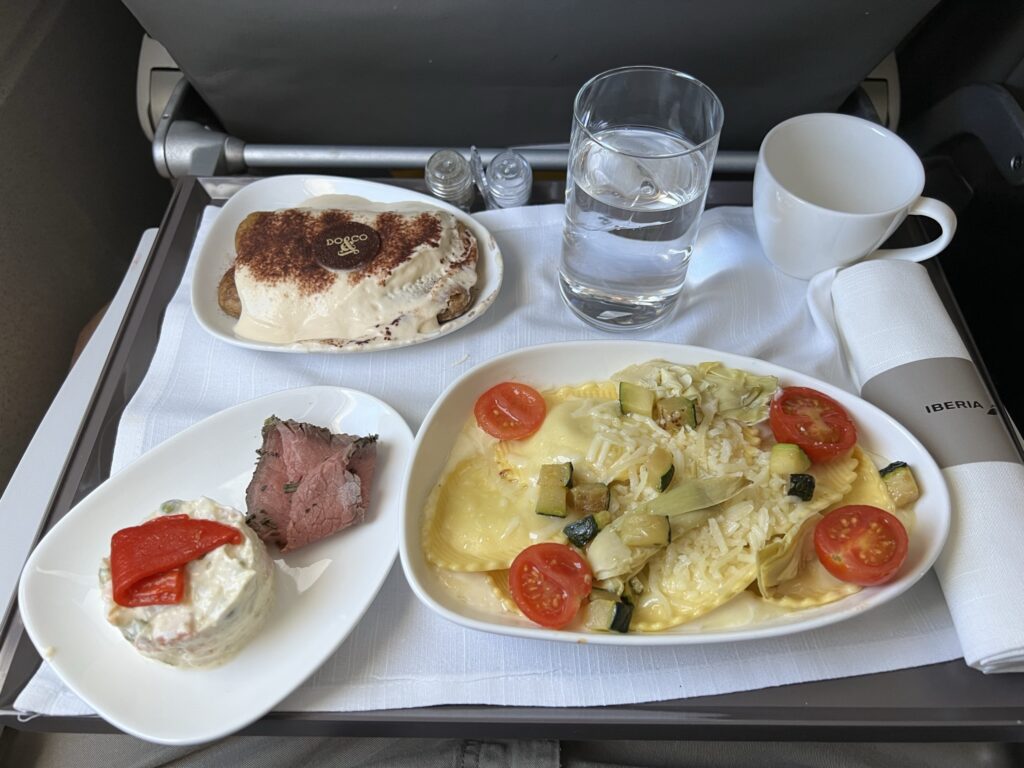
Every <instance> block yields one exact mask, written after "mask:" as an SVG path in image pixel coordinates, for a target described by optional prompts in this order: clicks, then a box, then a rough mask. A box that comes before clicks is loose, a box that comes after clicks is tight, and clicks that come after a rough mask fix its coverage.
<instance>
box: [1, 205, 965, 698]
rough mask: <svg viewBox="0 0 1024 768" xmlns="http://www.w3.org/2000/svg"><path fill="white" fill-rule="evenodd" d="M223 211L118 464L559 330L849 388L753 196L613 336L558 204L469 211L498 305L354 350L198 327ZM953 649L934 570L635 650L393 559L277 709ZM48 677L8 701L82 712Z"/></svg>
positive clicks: (161, 348) (762, 674)
mask: <svg viewBox="0 0 1024 768" xmlns="http://www.w3.org/2000/svg"><path fill="white" fill-rule="evenodd" d="M217 214H218V209H215V208H210V209H208V210H207V212H206V215H205V216H204V218H203V222H202V225H201V226H200V229H199V233H198V234H197V237H196V245H195V246H194V248H193V255H192V262H191V263H190V265H189V267H188V268H187V269H186V272H185V275H184V278H183V280H182V283H181V286H180V287H179V289H178V291H177V293H176V294H175V296H174V298H173V299H172V300H171V302H170V303H169V305H168V307H167V311H166V312H165V314H164V320H163V325H162V327H161V333H160V340H159V343H158V346H157V350H156V353H155V356H154V358H153V361H152V363H151V364H150V369H149V371H148V372H147V374H146V377H145V379H144V380H143V382H142V385H141V386H140V388H139V390H138V392H137V393H136V394H135V396H134V397H133V398H132V401H131V402H130V403H129V405H128V407H127V408H126V410H125V412H124V414H123V416H122V418H121V423H120V426H119V429H118V435H117V444H116V446H115V450H114V458H113V468H114V471H116V470H117V469H119V468H121V467H123V466H125V465H126V464H127V463H129V462H130V461H131V460H133V459H135V458H136V457H138V456H139V455H141V454H142V453H143V452H145V451H147V450H149V449H150V448H152V447H153V446H155V445H157V444H158V443H160V442H162V441H163V440H165V439H167V438H168V437H171V436H172V435H175V434H177V433H178V432H180V431H181V430H182V429H184V428H185V427H188V426H189V425H191V424H193V423H195V422H196V421H199V420H200V419H202V418H205V417H206V416H209V415H211V414H213V413H215V412H217V411H219V410H221V409H223V408H227V407H229V406H231V405H235V404H236V403H239V402H243V401H245V400H249V399H252V398H254V397H258V396H260V395H263V394H266V393H268V392H274V391H276V390H280V389H284V388H289V387H303V386H309V385H313V384H336V385H339V386H346V387H352V388H355V389H360V390H363V391H366V392H370V393H372V394H374V395H376V396H378V397H381V398H383V399H384V400H386V401H388V402H390V403H391V404H392V405H394V406H395V407H396V408H397V409H398V410H399V412H400V413H401V414H402V415H403V416H404V417H405V418H406V420H407V421H408V422H409V425H410V426H411V427H413V428H416V427H418V426H419V424H420V422H421V421H422V420H423V417H424V416H425V415H426V413H427V410H428V409H429V407H430V405H431V404H432V403H433V401H434V399H435V398H436V397H437V395H438V393H439V392H440V391H441V390H442V388H443V387H444V386H446V385H447V384H448V383H450V382H451V381H452V380H454V379H455V378H456V377H457V376H459V375H461V374H462V373H464V372H465V371H466V370H467V369H468V368H469V367H470V366H472V365H476V364H477V363H481V362H483V361H484V360H487V359H488V358H490V357H493V356H494V355H496V354H499V353H501V352H505V351H507V350H511V349H516V348H519V347H522V346H527V345H531V344H542V343H545V342H552V341H566V340H571V339H601V338H605V339H606V338H638V339H639V338H643V339H651V340H655V341H670V342H677V343H686V344H697V345H701V346H705V347H709V348H712V349H721V350H724V351H730V352H734V353H737V354H743V355H750V356H753V357H761V358H764V359H766V360H771V361H773V362H776V363H778V364H780V365H784V366H787V367H790V368H794V369H797V370H800V371H803V372H805V373H808V374H810V375H813V376H817V377H819V378H822V379H826V380H829V381H832V382H833V383H835V384H837V385H839V386H842V387H844V388H845V389H848V390H851V391H853V389H854V384H853V382H852V380H851V379H850V378H849V375H848V372H847V368H846V365H845V363H844V361H843V358H842V355H841V354H840V351H839V344H838V341H837V339H836V335H835V330H834V327H833V326H832V325H831V323H821V322H819V321H817V320H816V318H815V316H814V315H813V313H811V312H808V310H807V305H806V303H805V301H804V297H805V295H806V293H807V283H806V282H804V281H802V280H797V279H796V278H791V277H788V276H786V275H783V274H782V273H780V272H778V271H777V270H775V269H774V268H772V266H771V265H770V264H769V263H768V261H767V260H766V259H765V258H764V256H763V255H762V253H761V249H760V246H759V244H758V241H757V236H756V234H755V233H754V226H753V217H752V214H751V210H750V209H749V208H716V209H713V210H710V211H708V212H707V213H706V214H705V217H704V220H703V222H702V226H701V234H700V240H699V243H698V247H697V248H696V249H695V253H694V257H693V261H692V263H691V266H690V273H689V276H688V278H687V285H686V288H685V289H684V294H683V298H682V300H681V303H680V306H679V308H678V310H677V311H676V313H675V315H674V316H673V318H672V319H671V320H670V321H669V322H667V323H666V324H664V325H662V326H660V327H658V328H657V329H655V330H652V331H642V332H632V333H625V334H622V335H621V336H620V335H615V336H612V335H610V334H606V333H602V332H600V331H597V330H594V329H591V328H590V327H589V326H586V325H584V324H583V323H581V322H580V321H579V320H577V319H576V318H575V316H574V315H572V313H571V312H570V311H569V310H568V309H567V308H566V307H565V305H564V304H563V302H562V300H561V298H560V297H559V296H558V287H557V282H556V279H555V268H556V267H555V265H556V264H557V260H558V251H559V248H560V246H561V230H562V219H563V216H564V213H563V208H562V206H560V205H555V206H537V207H531V208H519V209H508V210H502V211H490V212H487V213H483V214H478V218H479V220H480V221H481V222H482V223H483V224H484V225H485V226H486V227H487V228H488V229H489V230H490V231H491V233H492V234H493V235H494V237H495V239H496V240H497V242H498V244H499V246H500V247H501V251H502V254H503V256H504V259H505V279H504V284H503V285H502V288H501V294H500V295H499V297H498V299H497V301H496V302H495V304H494V306H492V307H491V308H490V309H489V310H488V311H487V313H486V314H484V315H483V316H481V317H480V318H479V319H478V320H476V321H474V322H472V323H470V324H469V325H467V326H466V327H465V328H463V329H461V330H460V331H458V332H457V333H453V334H451V335H450V336H448V337H446V338H445V339H441V340H438V341H434V342H431V343H428V344H421V345H417V346H412V347H405V348H402V349H395V350H389V351H387V352H381V353H368V354H361V355H320V354H314V355H283V354H275V353H272V352H255V351H253V350H248V349H242V348H239V347H233V346H230V345H227V344H225V343H223V342H221V341H219V340H217V339H215V338H213V337H211V336H210V335H209V334H207V333H206V332H205V331H203V329H202V328H201V327H200V326H199V324H198V323H197V322H196V320H195V318H194V317H193V315H192V310H191V306H190V303H189V288H190V284H191V283H190V281H191V274H192V269H193V265H194V261H195V255H196V254H197V253H198V251H199V248H200V246H201V244H202V242H203V241H204V239H205V237H206V236H207V234H208V232H209V230H210V227H211V226H212V224H213V222H214V221H215V220H216V217H217ZM570 374H571V372H567V375H570ZM959 656H960V647H959V644H958V643H957V640H956V635H955V633H954V632H953V628H952V623H951V621H950V618H949V613H948V611H947V610H946V606H945V604H944V603H943V601H942V596H941V593H940V591H939V587H938V583H937V582H936V580H935V578H934V577H933V576H931V575H930V574H929V575H928V576H926V577H925V578H924V579H922V580H921V582H919V583H918V584H917V585H916V586H915V587H914V588H913V589H911V590H909V591H908V592H907V593H906V594H904V595H902V596H901V597H900V598H898V599H897V600H895V601H893V602H891V603H889V604H887V605H885V606H882V607H880V608H877V609H875V610H872V611H869V612H867V613H865V614H863V615H861V616H857V617H856V618H853V619H850V620H848V621H845V622H842V623H840V624H836V625H833V626H830V627H824V628H822V629H819V630H815V631H811V632H805V633H802V634H800V635H791V636H786V637H779V638H775V639H769V640H757V641H744V642H740V643H721V644H716V645H706V646H679V647H660V648H643V649H639V648H613V647H607V646H596V645H585V644H581V645H572V644H565V643H551V642H546V641H539V640H523V639H519V638H510V637H502V636H499V635H492V634H488V633H484V632H476V631H473V630H470V629H465V628H462V627H459V626H456V625H454V624H451V623H449V622H447V621H445V620H444V619H442V618H440V617H439V616H437V615H435V614H434V613H433V612H432V611H430V609H428V608H427V607H425V606H424V605H422V604H421V603H420V602H419V601H418V600H417V599H416V597H415V595H413V593H412V591H411V590H410V589H409V587H408V585H407V583H406V582H405V579H404V577H403V574H402V572H401V567H400V566H399V565H398V564H397V563H396V565H395V567H394V569H393V570H392V572H391V574H390V576H389V577H388V579H387V580H386V581H385V584H384V586H383V588H382V589H381V592H380V594H379V595H378V596H377V598H376V600H375V601H374V603H373V605H372V606H371V607H370V609H369V610H368V611H367V613H366V615H365V616H364V617H363V618H362V620H361V621H360V623H359V625H358V626H357V627H356V628H355V630H354V631H353V632H352V634H351V635H350V636H349V637H348V639H347V640H346V641H345V642H344V644H342V646H341V647H340V648H339V649H338V651H337V652H336V653H335V654H334V655H333V656H332V657H331V658H330V659H329V660H328V661H327V662H326V663H325V664H324V665H323V666H322V667H321V668H320V669H319V670H318V671H317V672H316V673H314V674H313V675H312V676H311V677H310V678H309V679H308V680H306V681H305V682H304V683H303V684H302V685H300V686H299V687H298V688H297V689H296V690H295V691H294V692H293V693H292V694H291V695H290V696H288V698H286V699H285V700H284V701H283V702H281V704H280V705H279V707H278V709H280V710H283V711H311V712H317V711H339V712H346V711H360V710H372V709H398V708H403V707H418V706H428V705H434V704H498V705H516V706H552V707H564V706H592V705H608V704H623V703H635V702H643V701H659V700H665V699H678V698H687V697H692V696H703V695H709V694H718V693H727V692H731V691H739V690H751V689H755V688H765V687H768V686H773V685H785V684H788V683H796V682H802V681H806V680H825V679H830V678H835V677H847V676H850V675H861V674H869V673H872V672H880V671H883V670H889V669H900V668H904V667H914V666H921V665H925V664H934V663H936V662H940V661H947V660H949V659H954V658H958V657H959ZM55 677H56V676H55V675H54V674H53V673H52V671H51V670H49V668H48V667H47V665H45V664H44V665H43V667H42V669H41V670H40V672H39V673H38V674H37V675H36V677H35V678H34V679H33V680H32V681H31V682H30V684H29V685H28V686H27V687H26V688H25V689H24V690H23V691H22V692H21V694H20V695H19V697H18V699H17V701H16V703H15V706H16V707H17V708H18V709H19V710H22V711H25V712H41V713H44V714H53V715H57V714H79V713H81V712H83V711H88V710H89V708H88V706H87V705H86V704H84V703H83V702H81V701H80V700H77V699H76V698H75V697H74V695H73V694H71V693H70V692H69V691H67V689H66V688H64V687H63V685H62V684H61V683H60V681H59V680H56V679H55Z"/></svg>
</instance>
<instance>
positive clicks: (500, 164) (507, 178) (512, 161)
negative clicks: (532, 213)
mask: <svg viewBox="0 0 1024 768" xmlns="http://www.w3.org/2000/svg"><path fill="white" fill-rule="evenodd" d="M532 187H533V171H532V170H530V164H529V163H528V162H526V158H525V157H523V156H522V155H520V154H519V153H518V152H514V151H513V150H511V149H506V150H505V151H504V152H501V153H499V154H497V155H495V156H494V159H493V160H491V162H490V164H489V165H488V166H487V189H488V192H489V194H490V197H491V199H492V201H493V202H494V205H495V206H496V207H498V208H514V207H515V206H519V205H526V204H527V203H528V202H529V201H530V190H531V188H532Z"/></svg>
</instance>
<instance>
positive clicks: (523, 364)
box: [399, 341, 950, 646]
mask: <svg viewBox="0 0 1024 768" xmlns="http://www.w3.org/2000/svg"><path fill="white" fill-rule="evenodd" d="M572 355H576V356H578V357H585V358H586V359H587V360H593V361H601V362H595V363H594V365H593V368H594V369H596V368H598V367H599V366H600V368H601V369H604V368H605V366H607V370H605V372H604V377H605V378H607V377H608V376H610V375H611V374H613V373H614V372H615V371H617V370H620V369H621V368H623V367H625V366H626V365H628V364H630V363H640V362H645V361H647V360H651V359H655V358H663V359H666V360H670V361H673V362H680V363H690V364H693V363H698V362H704V361H713V360H717V361H721V362H722V363H724V364H725V365H728V366H731V367H735V368H743V369H746V370H749V371H752V372H754V373H759V374H768V375H774V376H778V377H779V379H780V381H781V383H782V384H783V385H785V386H807V387H813V388H815V389H818V390H820V391H822V392H825V393H826V394H828V395H830V396H831V397H833V398H835V399H836V400H837V401H839V402H840V403H842V404H843V405H844V406H846V407H847V410H849V411H850V412H851V415H852V416H853V418H854V420H855V421H856V423H857V425H858V429H859V431H860V435H861V437H862V438H864V437H866V436H867V437H868V441H867V442H866V447H867V448H868V449H869V450H870V449H871V447H872V446H871V440H876V441H877V439H878V436H879V435H883V436H887V437H889V438H890V439H895V440H897V441H900V442H903V443H904V444H905V445H906V446H907V447H908V449H910V451H911V452H913V453H914V455H913V456H898V457H889V458H893V459H897V458H899V459H904V460H906V461H908V462H909V463H912V464H913V466H914V472H915V474H916V476H917V478H918V480H919V482H920V483H921V487H922V488H923V489H925V491H924V493H923V494H922V497H921V499H920V500H919V501H918V503H917V505H916V507H915V511H916V515H917V518H918V525H917V526H915V530H914V531H913V532H912V533H911V554H910V556H908V564H905V565H904V568H905V569H906V568H907V567H908V566H909V563H910V562H911V561H913V568H912V570H909V571H907V572H905V573H902V574H901V575H900V576H899V577H898V578H897V579H896V580H894V581H892V582H890V583H888V584H885V585H883V586H879V587H870V588H866V589H864V590H862V591H861V592H858V593H856V594H854V595H851V596H849V597H846V598H844V599H842V600H839V601H836V602H834V603H830V604H828V605H825V606H820V607H818V608H811V609H807V610H805V611H799V612H794V613H792V614H789V616H788V617H785V618H784V619H782V620H773V621H771V622H768V623H765V624H762V625H758V624H754V625H751V626H747V627H737V628H735V629H725V630H718V631H695V632H694V631H691V632H687V631H686V630H685V626H686V625H682V627H677V628H675V629H674V630H672V629H670V630H666V631H664V632H658V633H629V634H618V633H598V632H594V633H584V632H575V631H566V630H552V629H546V628H544V627H540V626H536V625H531V624H530V623H529V622H527V621H526V620H525V619H521V620H515V619H507V620H503V619H502V618H499V617H494V618H493V619H488V620H484V619H480V618H476V617H474V616H471V615H467V614H468V613H470V611H469V610H468V609H467V610H466V611H465V612H463V611H461V610H457V609H455V608H452V607H450V605H451V604H452V603H454V602H455V601H454V600H451V598H449V600H450V603H449V605H447V606H446V605H444V604H443V603H442V600H444V599H445V598H444V596H443V595H442V596H440V597H439V596H438V595H437V594H436V593H437V592H441V591H442V590H441V589H439V588H437V587H436V586H435V588H434V589H432V588H431V585H430V584H428V580H429V578H430V576H429V575H428V574H429V566H428V564H427V563H426V560H425V558H424V556H423V553H422V549H421V547H420V528H421V520H422V514H423V507H424V503H425V501H426V495H427V493H429V490H430V488H431V487H433V484H435V483H436V482H437V478H438V477H439V476H440V471H439V470H438V471H437V472H436V474H434V475H433V481H432V482H429V481H427V480H425V479H421V478H417V477H416V475H417V471H418V468H421V467H422V465H423V464H424V463H425V459H424V455H425V453H426V452H428V451H429V452H432V459H431V463H433V464H435V465H436V464H437V463H438V462H439V463H440V466H441V467H443V466H444V463H445V461H446V460H447V455H448V452H449V450H450V449H451V445H452V443H453V441H454V436H455V434H457V432H458V430H459V429H460V428H461V426H462V424H463V423H464V421H465V419H466V418H468V416H469V413H470V412H471V411H470V409H469V408H467V409H466V410H465V412H464V413H462V415H461V418H460V419H458V420H457V425H452V424H442V423H441V420H442V419H443V418H444V413H443V411H444V409H445V406H446V403H447V402H448V401H449V399H451V398H453V397H454V396H455V395H456V394H457V393H459V391H460V390H462V389H464V388H466V387H467V386H468V385H469V384H472V388H473V391H474V392H483V391H485V390H486V389H487V388H489V387H490V386H493V385H494V384H497V383H498V382H500V381H505V380H509V379H517V380H519V381H523V382H525V383H528V384H531V385H533V386H537V387H539V388H547V387H553V386H557V385H564V384H573V383H583V382H584V381H586V380H587V378H588V372H587V371H586V370H583V369H582V368H581V366H580V365H579V361H578V360H570V357H571V356H572ZM543 360H550V361H551V364H548V365H545V366H544V371H543V372H542V373H541V374H540V376H538V375H537V373H538V370H537V368H538V361H543ZM611 360H614V362H609V361H611ZM573 363H577V364H576V365H574V364H573ZM558 371H568V373H561V374H560V373H558ZM597 377H598V376H597V375H596V374H595V375H593V378H597ZM467 396H468V393H467ZM470 407H471V406H470ZM443 432H450V433H451V438H452V439H451V440H448V441H447V444H440V443H441V442H442V441H441V437H440V435H441V433H443ZM438 457H439V458H438ZM417 481H418V485H417V488H416V489H413V488H412V487H411V486H412V485H413V484H414V483H416V482H417ZM401 505H402V535H401V539H400V543H399V554H400V558H401V561H402V568H403V569H404V571H405V575H406V579H407V580H408V581H409V584H410V585H411V586H412V589H413V592H415V593H416V596H417V597H418V598H419V599H420V600H421V601H422V602H423V603H424V604H425V605H427V606H428V607H430V608H431V609H432V610H434V611H436V612H437V613H438V614H440V615H441V616H443V617H444V618H446V619H448V620H449V621H452V622H455V623H456V624H460V625H462V626H465V627H470V628H472V629H476V630H480V631H485V632H495V633H499V634H505V635H511V636H515V637H523V638H533V639H546V640H556V641H560V642H570V643H592V644H603V645H640V646H664V645H693V644H702V643H720V642H734V641H738V640H754V639H762V638H770V637H779V636H782V635H787V634H791V633H795V632H803V631H807V630H811V629H816V628H819V627H824V626H827V625H829V624H834V623H836V622H839V621H843V620H845V619H848V618H852V617H853V616H857V615H860V614H861V613H863V612H864V611H866V610H869V609H871V608H874V607H877V606H879V605H882V604H883V603H887V602H889V601H890V600H893V599H894V598H896V597H898V596H899V595H901V594H903V593H904V592H905V591H906V590H908V589H909V588H910V587H911V586H913V585H914V584H915V583H916V582H917V581H918V580H919V579H921V578H922V577H923V576H924V575H925V574H926V573H927V572H928V570H929V569H930V568H931V566H932V565H933V564H934V562H935V560H936V558H937V557H938V556H939V553H940V552H941V550H942V547H943V545H944V544H945V541H946V538H947V536H948V534H949V525H950V501H949V492H948V489H947V487H946V483H945V479H944V477H943V475H942V472H941V470H940V469H939V468H938V466H937V465H936V464H935V461H934V459H933V458H932V457H931V455H930V454H929V453H928V451H927V450H926V449H925V448H924V446H923V445H921V443H920V441H918V440H917V438H915V437H914V436H913V435H912V434H911V433H910V432H909V431H908V430H907V429H906V428H905V427H903V426H902V425H901V424H899V422H897V421H896V420H895V419H893V418H892V417H891V416H889V415H888V414H886V413H884V412H883V411H881V410H880V409H879V408H877V407H875V406H874V405H872V404H871V403H868V402H867V401H865V400H862V399H861V398H859V397H857V396H855V395H851V394H850V393H849V392H847V391H845V390H843V389H841V388H839V387H836V386H833V385H832V384H828V383H827V382H824V381H821V380H819V379H815V378H814V377H812V376H808V375H806V374H802V373H799V372H797V371H793V370H790V369H788V368H784V367H782V366H779V365H775V364H774V363H769V362H765V361H762V360H757V359H755V358H749V357H743V356H740V355H734V354H730V353H726V352H719V351H716V350H711V349H706V348H703V347H694V346H684V345H677V344H670V343H664V342H644V341H583V342H559V343H553V344H543V345H539V346H534V347H527V348H523V349H519V350H516V351H514V352H509V353H506V354H503V355H500V356H498V357H495V358H492V359H491V360H488V361H486V362H484V363H481V364H480V365H478V366H476V367H475V368H473V369H471V370H469V371H467V372H466V373H465V374H463V375H462V376H460V377H459V378H458V379H457V380H456V381H454V382H452V384H451V385H450V386H449V387H448V388H447V389H445V391H444V392H443V393H442V394H441V396H440V397H439V398H438V399H437V401H436V402H435V403H434V405H433V407H432V408H431V409H430V412H429V413H428V414H427V416H426V418H425V419H424V421H423V424H422V426H421V427H420V429H419V431H418V433H417V435H416V441H415V444H414V446H413V458H412V461H410V463H409V466H408V468H407V471H406V477H405V482H404V483H403V487H402V500H401ZM922 512H924V513H926V514H928V515H929V518H927V520H928V523H929V526H930V527H931V529H932V531H933V535H931V536H929V537H928V538H927V540H922V534H921V532H920V531H919V529H920V528H921V527H922V525H921V521H922ZM915 532H917V536H916V538H915Z"/></svg>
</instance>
